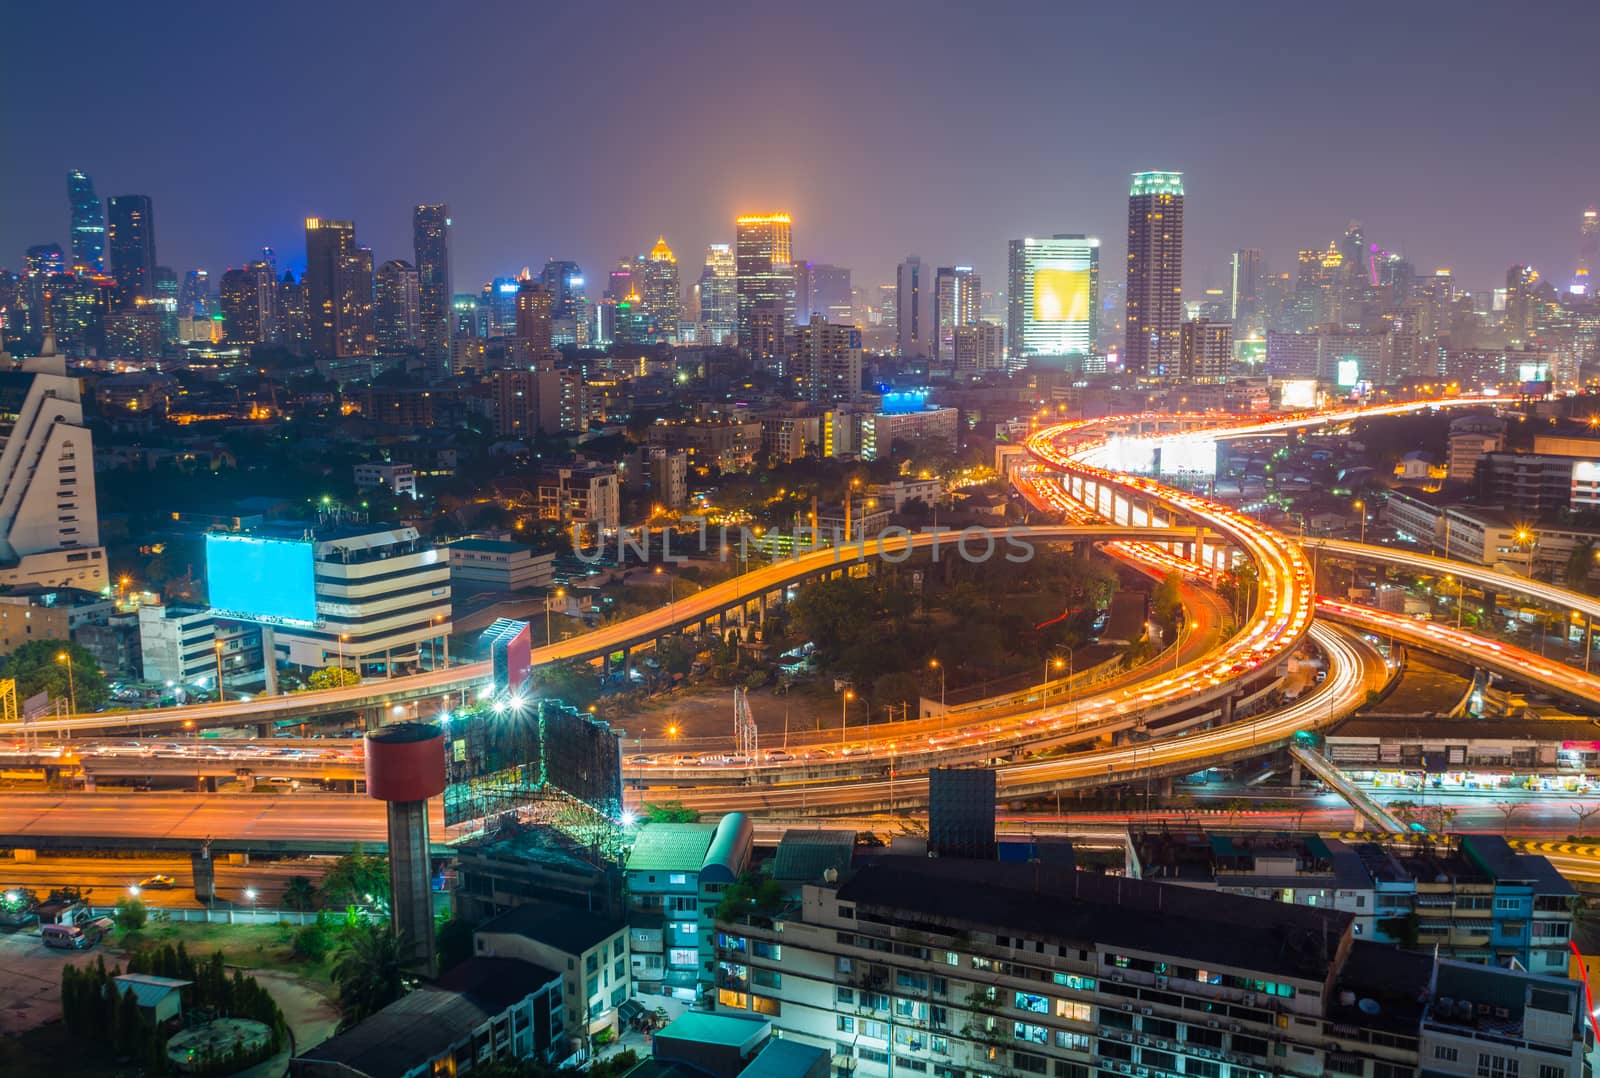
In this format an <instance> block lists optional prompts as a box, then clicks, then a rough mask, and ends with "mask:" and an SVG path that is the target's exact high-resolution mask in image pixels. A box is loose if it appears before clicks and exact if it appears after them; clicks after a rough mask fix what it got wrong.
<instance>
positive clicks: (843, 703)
mask: <svg viewBox="0 0 1600 1078" xmlns="http://www.w3.org/2000/svg"><path fill="white" fill-rule="evenodd" d="M855 698H856V694H855V692H854V691H852V690H850V689H846V690H845V691H844V692H843V693H842V694H841V695H840V697H839V748H840V749H841V750H842V749H843V748H844V732H845V726H846V724H847V723H848V722H849V714H848V712H847V711H846V709H847V708H848V707H849V706H850V701H852V700H854V699H855Z"/></svg>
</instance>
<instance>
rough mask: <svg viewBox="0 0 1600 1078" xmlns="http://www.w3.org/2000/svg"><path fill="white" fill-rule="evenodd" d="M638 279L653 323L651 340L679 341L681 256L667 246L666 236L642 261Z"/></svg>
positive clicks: (645, 308)
mask: <svg viewBox="0 0 1600 1078" xmlns="http://www.w3.org/2000/svg"><path fill="white" fill-rule="evenodd" d="M638 277H639V280H637V281H635V282H634V284H635V287H636V288H637V289H638V292H639V299H640V303H641V306H642V307H643V308H644V315H645V318H646V319H648V321H649V324H650V328H649V335H650V339H651V340H653V341H672V340H676V339H677V337H678V319H679V317H681V315H682V314H683V297H682V294H681V293H680V292H679V290H678V256H677V255H675V254H673V253H672V248H671V247H668V246H667V237H665V236H662V237H661V238H659V239H658V240H656V245H655V246H654V247H652V248H651V249H650V253H649V254H648V255H646V256H645V257H644V258H643V259H641V260H640V262H639V270H638Z"/></svg>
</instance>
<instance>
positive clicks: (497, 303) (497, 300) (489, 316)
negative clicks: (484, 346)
mask: <svg viewBox="0 0 1600 1078" xmlns="http://www.w3.org/2000/svg"><path fill="white" fill-rule="evenodd" d="M521 287H522V279H521V278H519V277H496V278H495V279H494V280H493V281H491V282H489V283H488V284H486V285H484V286H483V294H482V296H481V297H480V299H479V301H478V325H479V328H480V329H481V330H482V332H481V333H480V336H484V337H514V336H516V334H517V291H518V290H519V289H520V288H521Z"/></svg>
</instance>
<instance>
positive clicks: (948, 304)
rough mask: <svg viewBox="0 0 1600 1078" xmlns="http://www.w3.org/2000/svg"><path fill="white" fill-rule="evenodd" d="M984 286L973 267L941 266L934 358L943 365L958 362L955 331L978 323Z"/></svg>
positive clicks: (937, 280) (935, 306) (935, 305)
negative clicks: (956, 360)
mask: <svg viewBox="0 0 1600 1078" xmlns="http://www.w3.org/2000/svg"><path fill="white" fill-rule="evenodd" d="M982 307H983V284H982V282H981V281H980V280H979V277H978V273H977V271H976V270H974V269H973V268H972V267H971V266H940V267H939V269H938V270H937V271H936V272H935V274H934V283H933V325H934V337H933V355H934V358H935V359H936V360H938V361H939V362H941V363H946V364H953V363H955V359H956V329H957V328H959V327H961V326H969V325H971V324H972V323H974V322H976V321H977V320H978V317H979V315H980V314H981V313H982Z"/></svg>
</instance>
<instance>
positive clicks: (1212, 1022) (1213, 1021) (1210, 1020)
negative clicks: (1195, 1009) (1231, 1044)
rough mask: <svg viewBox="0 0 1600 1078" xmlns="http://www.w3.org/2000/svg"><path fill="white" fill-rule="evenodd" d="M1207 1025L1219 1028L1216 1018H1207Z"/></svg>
mask: <svg viewBox="0 0 1600 1078" xmlns="http://www.w3.org/2000/svg"><path fill="white" fill-rule="evenodd" d="M1206 1025H1207V1027H1209V1028H1211V1029H1216V1028H1217V1020H1216V1019H1215V1018H1207V1019H1206Z"/></svg>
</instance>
